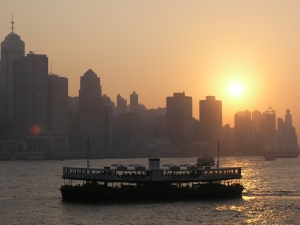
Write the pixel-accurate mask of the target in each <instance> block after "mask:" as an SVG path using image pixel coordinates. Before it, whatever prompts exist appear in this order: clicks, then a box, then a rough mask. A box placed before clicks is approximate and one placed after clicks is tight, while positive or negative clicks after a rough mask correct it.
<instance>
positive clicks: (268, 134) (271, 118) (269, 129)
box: [263, 106, 276, 151]
mask: <svg viewBox="0 0 300 225" xmlns="http://www.w3.org/2000/svg"><path fill="white" fill-rule="evenodd" d="M275 133H276V112H275V110H274V109H273V108H272V107H271V106H270V107H269V108H268V109H267V110H266V111H265V112H264V120H263V134H264V149H265V150H266V151H268V150H272V149H274V147H275Z"/></svg>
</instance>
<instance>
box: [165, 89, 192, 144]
mask: <svg viewBox="0 0 300 225" xmlns="http://www.w3.org/2000/svg"><path fill="white" fill-rule="evenodd" d="M166 122H167V135H168V137H169V138H170V140H171V145H172V147H174V148H185V147H188V146H189V145H190V144H191V142H192V141H193V137H194V119H193V117H192V97H189V96H185V93H184V92H182V93H174V95H173V96H172V97H167V112H166Z"/></svg>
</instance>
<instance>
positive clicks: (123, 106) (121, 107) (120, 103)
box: [117, 94, 127, 117]
mask: <svg viewBox="0 0 300 225" xmlns="http://www.w3.org/2000/svg"><path fill="white" fill-rule="evenodd" d="M125 112H127V100H126V99H125V98H123V97H122V95H120V94H118V95H117V117H118V116H120V115H121V114H122V113H125Z"/></svg>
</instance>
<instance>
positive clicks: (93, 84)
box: [79, 69, 105, 151]
mask: <svg viewBox="0 0 300 225" xmlns="http://www.w3.org/2000/svg"><path fill="white" fill-rule="evenodd" d="M79 116H80V119H79V120H80V122H79V128H80V148H81V149H82V150H84V149H86V148H87V145H86V143H87V140H88V138H89V140H90V149H91V151H100V150H101V149H103V148H104V143H105V141H104V138H105V108H104V103H103V99H102V94H101V85H100V78H99V77H98V76H97V74H95V73H94V71H92V70H91V69H89V70H88V71H87V72H86V73H85V74H84V75H83V76H82V77H81V78H80V90H79Z"/></svg>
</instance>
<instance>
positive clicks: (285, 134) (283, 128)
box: [276, 109, 298, 151]
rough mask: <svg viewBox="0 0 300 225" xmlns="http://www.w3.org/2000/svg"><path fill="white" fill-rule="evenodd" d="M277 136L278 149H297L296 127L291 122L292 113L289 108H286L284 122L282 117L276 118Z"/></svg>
mask: <svg viewBox="0 0 300 225" xmlns="http://www.w3.org/2000/svg"><path fill="white" fill-rule="evenodd" d="M277 125H278V129H277V136H276V148H277V149H278V150H279V151H296V150H298V143H297V135H296V129H295V127H293V124H292V115H291V114H290V110H289V109H287V110H286V114H285V122H284V121H283V119H281V118H278V119H277Z"/></svg>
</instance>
